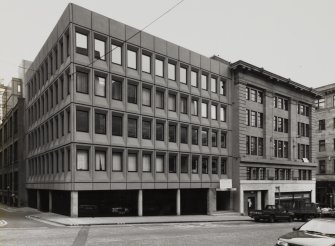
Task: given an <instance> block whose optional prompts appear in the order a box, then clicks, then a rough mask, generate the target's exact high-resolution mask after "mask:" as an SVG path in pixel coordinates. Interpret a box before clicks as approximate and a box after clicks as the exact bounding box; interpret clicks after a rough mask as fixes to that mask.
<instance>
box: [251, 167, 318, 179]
mask: <svg viewBox="0 0 335 246" xmlns="http://www.w3.org/2000/svg"><path fill="white" fill-rule="evenodd" d="M293 173H294V170H291V169H287V168H275V170H274V179H275V180H293V176H294V175H293ZM267 179H272V177H271V175H270V170H269V169H267V168H260V167H247V180H267ZM298 179H299V180H312V171H311V170H302V169H301V170H299V177H298Z"/></svg>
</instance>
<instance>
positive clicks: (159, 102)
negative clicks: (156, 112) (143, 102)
mask: <svg viewBox="0 0 335 246" xmlns="http://www.w3.org/2000/svg"><path fill="white" fill-rule="evenodd" d="M156 108H164V93H163V92H161V91H156Z"/></svg>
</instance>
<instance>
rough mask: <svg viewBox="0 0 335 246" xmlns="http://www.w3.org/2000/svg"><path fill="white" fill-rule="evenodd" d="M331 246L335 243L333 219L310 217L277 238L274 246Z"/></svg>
mask: <svg viewBox="0 0 335 246" xmlns="http://www.w3.org/2000/svg"><path fill="white" fill-rule="evenodd" d="M290 245H294V246H333V245H335V220H334V219H321V218H318V219H312V220H310V221H308V222H306V223H305V224H303V225H302V226H300V227H298V228H293V232H290V233H287V234H285V235H283V236H281V237H279V238H278V241H277V243H276V246H290Z"/></svg>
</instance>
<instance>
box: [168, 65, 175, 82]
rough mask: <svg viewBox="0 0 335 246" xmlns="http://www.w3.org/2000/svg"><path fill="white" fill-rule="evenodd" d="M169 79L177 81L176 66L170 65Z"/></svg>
mask: <svg viewBox="0 0 335 246" xmlns="http://www.w3.org/2000/svg"><path fill="white" fill-rule="evenodd" d="M168 79H171V80H176V65H175V64H171V63H169V64H168Z"/></svg>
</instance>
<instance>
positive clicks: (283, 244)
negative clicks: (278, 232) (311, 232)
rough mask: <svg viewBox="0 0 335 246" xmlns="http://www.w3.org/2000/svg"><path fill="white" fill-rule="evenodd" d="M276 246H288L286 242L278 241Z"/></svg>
mask: <svg viewBox="0 0 335 246" xmlns="http://www.w3.org/2000/svg"><path fill="white" fill-rule="evenodd" d="M277 245H279V246H289V245H288V243H287V242H284V241H282V240H280V239H279V240H278V241H277Z"/></svg>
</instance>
